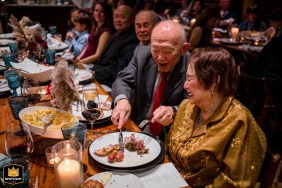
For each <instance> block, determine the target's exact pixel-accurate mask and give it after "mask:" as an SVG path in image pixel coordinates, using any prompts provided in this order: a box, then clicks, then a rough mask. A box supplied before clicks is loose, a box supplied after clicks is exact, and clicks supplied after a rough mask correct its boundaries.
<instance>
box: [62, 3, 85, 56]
mask: <svg viewBox="0 0 282 188" xmlns="http://www.w3.org/2000/svg"><path fill="white" fill-rule="evenodd" d="M80 12H81V10H80V9H78V8H74V9H72V10H71V12H70V19H69V20H68V27H69V29H68V32H67V33H66V38H65V41H64V43H66V44H67V45H68V46H69V50H70V49H71V47H72V46H71V40H72V39H73V38H74V37H76V35H77V30H76V29H75V26H74V23H73V20H74V18H75V17H76V16H77V15H78V13H80Z"/></svg>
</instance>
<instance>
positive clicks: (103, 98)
mask: <svg viewBox="0 0 282 188" xmlns="http://www.w3.org/2000/svg"><path fill="white" fill-rule="evenodd" d="M81 97H82V96H81ZM107 98H108V96H105V95H99V99H100V102H101V108H102V109H103V114H102V115H101V116H100V117H99V118H98V119H97V120H96V121H104V120H105V119H107V118H109V117H111V115H112V110H109V109H107V106H108V105H111V102H110V101H106V99H107ZM104 104H106V105H107V106H104ZM76 105H77V103H76V102H75V103H73V105H72V114H73V115H74V116H75V117H77V119H79V121H87V120H86V119H85V118H84V117H83V116H82V114H81V107H80V106H79V107H78V110H77V106H76Z"/></svg>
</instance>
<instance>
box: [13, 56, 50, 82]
mask: <svg viewBox="0 0 282 188" xmlns="http://www.w3.org/2000/svg"><path fill="white" fill-rule="evenodd" d="M11 65H12V66H13V67H14V68H16V69H19V70H21V71H20V72H21V75H22V76H24V77H26V78H29V79H36V80H38V81H39V82H41V83H42V82H48V81H49V80H51V73H52V70H53V69H54V67H47V66H44V65H40V64H38V63H35V62H34V61H31V60H30V59H28V58H25V59H24V60H23V61H22V62H21V63H13V62H11Z"/></svg>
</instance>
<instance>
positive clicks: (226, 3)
mask: <svg viewBox="0 0 282 188" xmlns="http://www.w3.org/2000/svg"><path fill="white" fill-rule="evenodd" d="M219 7H220V21H219V27H222V28H225V29H227V27H228V26H229V25H230V24H233V23H234V22H235V23H240V19H239V15H238V13H237V12H236V11H234V10H231V7H230V0H219Z"/></svg>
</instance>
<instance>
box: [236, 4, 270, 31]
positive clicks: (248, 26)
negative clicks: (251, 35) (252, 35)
mask: <svg viewBox="0 0 282 188" xmlns="http://www.w3.org/2000/svg"><path fill="white" fill-rule="evenodd" d="M247 14H248V20H246V21H243V22H241V23H240V24H239V29H240V31H248V30H250V31H265V30H266V24H265V22H264V21H262V20H261V19H260V18H259V9H258V6H257V5H256V4H252V5H250V6H249V7H248V9H247Z"/></svg>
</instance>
